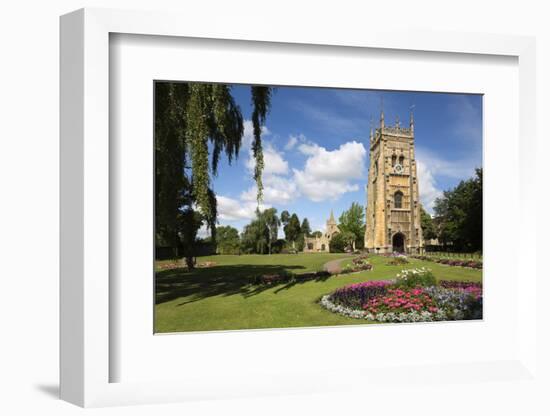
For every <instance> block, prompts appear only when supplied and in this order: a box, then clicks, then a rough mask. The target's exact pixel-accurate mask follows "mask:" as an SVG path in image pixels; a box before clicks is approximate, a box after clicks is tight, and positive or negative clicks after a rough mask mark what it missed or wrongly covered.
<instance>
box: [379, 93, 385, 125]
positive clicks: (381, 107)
mask: <svg viewBox="0 0 550 416" xmlns="http://www.w3.org/2000/svg"><path fill="white" fill-rule="evenodd" d="M380 128H381V129H383V128H384V97H380Z"/></svg>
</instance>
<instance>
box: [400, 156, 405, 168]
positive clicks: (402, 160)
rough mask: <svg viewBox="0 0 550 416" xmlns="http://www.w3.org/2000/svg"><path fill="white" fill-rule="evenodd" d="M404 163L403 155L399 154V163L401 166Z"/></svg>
mask: <svg viewBox="0 0 550 416" xmlns="http://www.w3.org/2000/svg"><path fill="white" fill-rule="evenodd" d="M404 163H405V156H399V164H400V165H401V166H404Z"/></svg>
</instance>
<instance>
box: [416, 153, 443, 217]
mask: <svg viewBox="0 0 550 416" xmlns="http://www.w3.org/2000/svg"><path fill="white" fill-rule="evenodd" d="M416 167H417V169H418V172H417V176H418V191H419V192H420V201H421V202H422V206H423V207H424V209H425V210H426V211H428V212H429V213H430V214H432V213H433V207H434V202H435V200H436V199H437V198H438V197H440V196H441V195H442V194H443V192H442V191H441V190H440V189H438V188H437V185H436V182H435V178H434V175H433V173H432V170H431V169H430V168H428V167H427V166H426V164H424V162H422V161H420V160H417V161H416Z"/></svg>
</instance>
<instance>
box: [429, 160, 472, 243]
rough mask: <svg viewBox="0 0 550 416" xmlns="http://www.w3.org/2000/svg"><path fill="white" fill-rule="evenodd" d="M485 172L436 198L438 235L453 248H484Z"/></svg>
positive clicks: (435, 209)
mask: <svg viewBox="0 0 550 416" xmlns="http://www.w3.org/2000/svg"><path fill="white" fill-rule="evenodd" d="M482 197H483V171H482V169H476V171H475V176H474V177H473V178H471V179H468V180H465V181H461V182H460V183H459V184H458V185H457V186H456V187H455V188H453V189H451V190H448V191H445V192H443V196H442V197H440V198H438V199H436V201H435V207H434V211H435V214H436V218H437V222H438V224H439V238H440V239H441V241H442V242H443V243H445V244H446V243H452V245H453V249H456V250H462V251H481V250H482V249H483V247H482V241H483V198H482Z"/></svg>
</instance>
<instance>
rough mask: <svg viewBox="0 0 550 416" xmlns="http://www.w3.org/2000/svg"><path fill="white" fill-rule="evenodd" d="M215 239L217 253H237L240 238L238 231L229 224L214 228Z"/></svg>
mask: <svg viewBox="0 0 550 416" xmlns="http://www.w3.org/2000/svg"><path fill="white" fill-rule="evenodd" d="M216 239H217V246H218V253H219V254H238V253H239V246H240V243H241V239H240V237H239V231H238V230H237V229H236V228H233V227H231V226H229V225H226V226H221V227H217V228H216Z"/></svg>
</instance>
